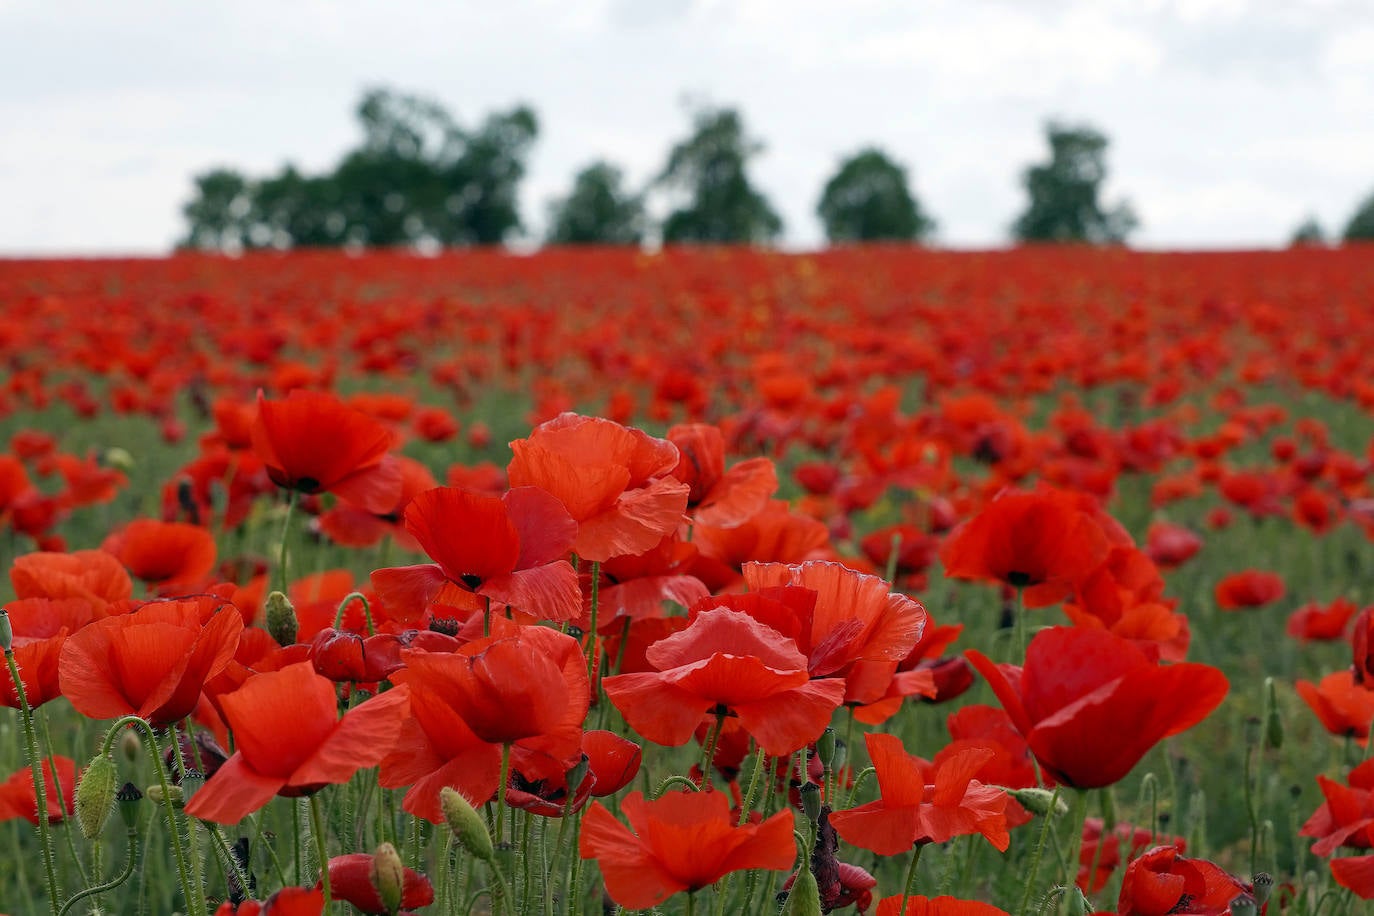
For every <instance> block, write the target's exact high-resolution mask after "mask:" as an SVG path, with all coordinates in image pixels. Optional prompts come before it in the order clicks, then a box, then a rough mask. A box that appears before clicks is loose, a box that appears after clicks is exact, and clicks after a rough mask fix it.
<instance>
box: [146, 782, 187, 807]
mask: <svg viewBox="0 0 1374 916" xmlns="http://www.w3.org/2000/svg"><path fill="white" fill-rule="evenodd" d="M143 794H144V795H146V796H148V801H150V802H152V803H153V804H155V805H160V804H162V803H163V801H164V800H166V799H170V800H171V802H172V807H174V808H180V807H181V806H182V805H183V804H185V803H186V796H185V795H183V794H182V792H181V786H168V787H167V793H166V795H164V794H163V792H162V786H149V787H148V790H147V791H146V792H144V793H143Z"/></svg>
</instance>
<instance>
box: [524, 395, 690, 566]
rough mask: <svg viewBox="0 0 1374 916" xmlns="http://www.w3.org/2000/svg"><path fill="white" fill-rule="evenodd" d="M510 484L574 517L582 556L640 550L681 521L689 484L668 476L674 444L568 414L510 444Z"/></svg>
mask: <svg viewBox="0 0 1374 916" xmlns="http://www.w3.org/2000/svg"><path fill="white" fill-rule="evenodd" d="M510 446H511V451H512V452H514V457H513V458H512V459H511V462H510V465H509V466H508V467H507V473H508V474H509V476H510V483H511V486H512V487H526V486H532V487H539V488H540V489H542V490H545V491H547V492H549V493H552V494H553V495H554V496H556V497H558V499H559V500H561V501H562V503H563V505H564V506H565V507H566V508H567V510H568V514H569V515H571V516H572V517H573V519H575V520H576V521H577V525H578V528H577V537H576V539H575V540H574V541H573V545H572V549H573V551H574V552H575V553H576V554H577V556H578V557H579V558H581V559H584V560H592V561H602V560H609V559H610V558H611V557H615V556H620V555H622V554H637V553H643V552H644V551H646V550H649V549H650V548H652V547H653V546H654V545H655V544H657V543H658V542H659V541H660V540H662V539H663V536H664V535H665V534H668V533H669V532H670V531H674V530H676V529H677V527H678V526H679V525H681V524H682V521H683V518H684V513H685V512H686V509H687V495H688V493H689V491H690V489H691V488H690V487H689V486H688V485H687V484H685V483H683V482H682V481H680V480H678V479H677V478H676V477H673V476H672V470H673V468H675V467H676V466H677V463H678V451H677V447H676V446H675V445H673V444H672V443H671V442H668V441H667V440H664V439H655V438H653V437H652V436H649V435H648V434H646V433H643V432H641V431H640V430H637V429H631V428H627V427H624V426H621V425H620V424H619V423H615V422H613V421H611V420H603V419H601V418H599V417H584V416H580V415H578V414H574V413H564V414H560V415H559V416H558V417H556V418H554V419H552V420H549V421H547V422H545V423H541V424H540V425H539V426H537V427H535V429H534V431H533V432H531V433H530V435H529V437H528V438H526V439H516V440H515V441H514V442H512V443H511V444H510Z"/></svg>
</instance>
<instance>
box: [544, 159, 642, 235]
mask: <svg viewBox="0 0 1374 916" xmlns="http://www.w3.org/2000/svg"><path fill="white" fill-rule="evenodd" d="M623 184H624V176H623V175H622V174H621V171H620V169H618V168H616V167H615V166H614V165H611V164H610V163H609V162H594V163H592V164H591V165H589V166H587V167H586V168H584V169H583V170H582V171H580V172H578V173H577V177H576V178H574V179H573V187H572V191H571V192H570V193H569V194H568V196H567V197H565V198H563V199H562V200H558V201H555V202H554V203H553V204H552V205H551V206H550V207H549V232H548V241H549V243H550V244H552V245H638V244H639V243H640V242H641V241H643V239H644V199H643V197H641V196H639V195H636V194H631V193H629V192H628V191H626V190H625V189H624V187H623Z"/></svg>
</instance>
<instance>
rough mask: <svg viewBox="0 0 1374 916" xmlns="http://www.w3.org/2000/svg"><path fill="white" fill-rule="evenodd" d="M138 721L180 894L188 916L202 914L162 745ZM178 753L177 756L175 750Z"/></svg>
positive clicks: (201, 896)
mask: <svg viewBox="0 0 1374 916" xmlns="http://www.w3.org/2000/svg"><path fill="white" fill-rule="evenodd" d="M126 718H127V717H126ZM138 721H139V722H142V723H143V726H144V728H145V729H146V731H145V734H146V735H147V737H148V743H149V744H150V745H152V750H153V767H154V768H155V769H156V770H157V783H158V786H159V787H161V789H162V808H163V811H164V812H165V813H166V815H167V829H168V830H169V831H170V832H171V835H172V836H171V840H172V853H173V855H174V856H175V857H176V860H177V877H178V878H179V879H180V881H181V893H182V895H183V896H184V897H185V898H186V909H187V911H188V912H189V913H191V914H192V916H205V892H204V889H203V888H202V887H201V885H200V883H199V882H195V881H193V880H192V877H191V871H190V866H189V862H188V861H187V855H186V849H185V847H184V843H183V840H184V837H183V835H182V832H181V824H180V819H179V818H178V817H177V809H176V806H175V805H173V804H172V786H171V783H170V782H169V781H168V779H167V764H166V762H165V761H164V760H163V759H162V748H161V746H160V745H159V744H158V740H157V734H156V732H154V731H153V728H152V726H151V725H149V724H148V723H147V722H146V721H144V720H143V719H139V720H138ZM172 740H173V741H175V740H176V735H175V734H173V736H172ZM178 756H180V754H179V753H178ZM197 864H199V863H197Z"/></svg>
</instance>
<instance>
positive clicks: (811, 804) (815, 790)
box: [798, 782, 821, 824]
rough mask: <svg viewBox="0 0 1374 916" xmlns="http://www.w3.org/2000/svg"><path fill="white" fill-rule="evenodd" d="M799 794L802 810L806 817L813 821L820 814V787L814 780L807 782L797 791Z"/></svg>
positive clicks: (816, 819)
mask: <svg viewBox="0 0 1374 916" xmlns="http://www.w3.org/2000/svg"><path fill="white" fill-rule="evenodd" d="M798 794H800V795H801V806H802V811H804V812H805V813H806V819H807V820H808V821H811V823H813V824H814V823H815V822H816V821H818V820H820V816H821V787H820V786H818V785H816V784H815V783H814V782H808V783H807V784H806V785H804V786H802V787H801V789H800V791H799V793H798Z"/></svg>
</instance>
